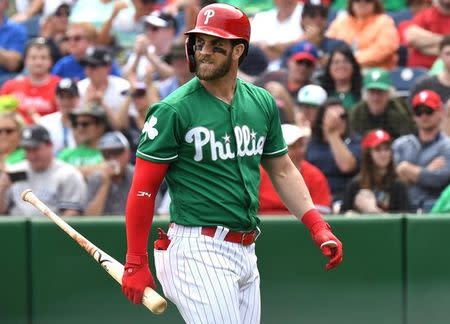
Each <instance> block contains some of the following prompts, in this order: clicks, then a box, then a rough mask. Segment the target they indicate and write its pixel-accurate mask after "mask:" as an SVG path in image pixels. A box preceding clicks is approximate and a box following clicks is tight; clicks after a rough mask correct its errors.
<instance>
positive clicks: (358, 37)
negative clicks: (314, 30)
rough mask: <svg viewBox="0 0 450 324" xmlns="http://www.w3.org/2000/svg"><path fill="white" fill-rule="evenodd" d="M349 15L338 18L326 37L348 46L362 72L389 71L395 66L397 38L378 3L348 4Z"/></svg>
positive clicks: (357, 0) (372, 0) (370, 0)
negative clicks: (373, 69)
mask: <svg viewBox="0 0 450 324" xmlns="http://www.w3.org/2000/svg"><path fill="white" fill-rule="evenodd" d="M347 13H348V15H338V16H337V17H336V18H335V19H334V20H333V21H332V22H331V24H330V26H329V28H328V30H327V31H326V35H327V36H328V37H332V38H337V39H340V40H343V41H344V42H346V43H347V44H348V45H350V46H351V47H352V49H353V52H354V54H355V57H356V60H357V61H358V63H359V65H360V66H361V67H362V68H373V67H381V68H385V69H392V68H394V67H395V66H396V64H397V60H398V57H397V50H398V47H399V36H398V33H397V29H396V27H395V23H394V20H393V19H392V18H391V17H390V16H389V15H387V14H386V13H385V12H384V9H383V3H382V1H381V0H367V1H360V0H349V1H348V7H347Z"/></svg>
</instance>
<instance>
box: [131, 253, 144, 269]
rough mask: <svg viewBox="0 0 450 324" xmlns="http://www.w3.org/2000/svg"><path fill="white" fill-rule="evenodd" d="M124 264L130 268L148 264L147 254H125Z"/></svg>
mask: <svg viewBox="0 0 450 324" xmlns="http://www.w3.org/2000/svg"><path fill="white" fill-rule="evenodd" d="M126 263H127V265H130V266H142V265H146V264H148V253H143V254H138V253H127V255H126Z"/></svg>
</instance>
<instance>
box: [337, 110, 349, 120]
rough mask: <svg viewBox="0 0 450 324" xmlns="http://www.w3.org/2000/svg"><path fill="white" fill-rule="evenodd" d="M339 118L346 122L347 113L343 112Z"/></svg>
mask: <svg viewBox="0 0 450 324" xmlns="http://www.w3.org/2000/svg"><path fill="white" fill-rule="evenodd" d="M339 118H340V119H342V120H347V118H348V113H347V112H343V113H341V114H340V115H339Z"/></svg>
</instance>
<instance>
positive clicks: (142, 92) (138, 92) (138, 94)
mask: <svg viewBox="0 0 450 324" xmlns="http://www.w3.org/2000/svg"><path fill="white" fill-rule="evenodd" d="M146 94H147V90H146V89H136V90H134V91H133V93H132V94H131V97H133V98H140V97H143V96H145V95H146Z"/></svg>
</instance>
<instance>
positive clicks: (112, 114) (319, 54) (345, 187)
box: [0, 0, 450, 216]
mask: <svg viewBox="0 0 450 324" xmlns="http://www.w3.org/2000/svg"><path fill="white" fill-rule="evenodd" d="M213 2H217V1H206V0H15V1H14V0H0V169H1V170H2V172H1V173H0V213H1V214H5V215H6V214H8V215H26V216H32V215H38V213H37V212H34V211H33V209H31V208H29V206H27V205H26V204H25V203H24V202H22V201H21V199H20V193H21V192H22V191H23V190H24V189H26V188H31V189H33V191H34V192H35V194H36V195H37V196H38V197H39V198H40V199H42V200H43V201H44V202H45V203H47V204H48V205H49V206H50V207H51V208H52V209H54V210H55V211H56V212H59V213H60V214H61V215H123V214H124V212H125V205H126V198H127V195H128V190H129V187H130V185H131V179H132V175H133V165H134V163H135V158H136V157H135V151H136V148H137V146H138V144H139V139H140V134H141V132H142V130H146V131H150V130H151V127H152V125H151V122H152V120H149V121H148V122H147V123H146V120H145V118H146V113H147V111H148V108H149V107H150V106H151V105H152V104H153V103H155V102H157V101H159V100H162V99H164V98H165V97H167V96H168V95H170V93H171V92H173V91H174V90H175V89H177V88H178V87H180V86H182V85H183V84H185V83H186V82H188V81H189V80H190V79H191V78H192V77H193V75H192V74H191V73H190V71H189V66H188V62H187V60H186V57H185V36H184V31H186V30H189V29H191V28H192V27H193V26H194V25H195V17H196V16H197V12H198V11H199V9H200V8H201V7H202V6H204V5H207V4H210V3H213ZM219 2H226V3H229V4H232V5H235V6H238V7H240V8H241V9H242V10H244V11H245V12H246V13H247V14H248V15H249V17H250V19H251V26H252V34H251V40H250V46H249V50H248V56H247V57H246V59H245V60H244V61H243V62H242V64H241V65H240V69H239V73H238V75H239V77H240V78H241V79H243V80H245V81H247V82H251V83H254V84H255V85H258V86H260V87H263V88H265V89H266V90H267V91H269V92H270V93H271V94H272V96H273V97H274V99H275V101H276V104H277V106H278V108H279V112H280V120H281V123H282V131H283V136H284V138H285V141H286V143H287V145H288V148H289V156H290V157H291V159H292V160H293V162H294V164H295V165H296V166H297V167H298V168H299V170H300V172H301V173H302V174H303V177H304V179H305V182H306V184H307V186H308V188H309V190H310V192H311V195H312V198H313V201H314V203H315V204H316V206H317V208H318V209H319V210H320V211H321V212H322V213H323V214H331V213H334V214H338V213H348V214H351V215H354V214H356V213H364V214H367V213H388V212H412V213H416V212H417V213H428V212H434V213H439V212H447V211H450V210H449V209H450V204H448V203H446V200H445V199H446V197H447V196H448V195H449V194H450V138H449V136H450V24H449V21H450V0H403V1H400V0H335V1H332V0H273V1H272V0H254V1H253V0H247V1H241V0H221V1H219ZM261 170H262V169H261ZM446 189H447V190H446ZM156 203H157V206H156V211H157V213H159V214H166V213H168V206H169V204H170V196H169V194H168V191H167V187H166V185H165V184H164V183H163V185H162V187H161V189H160V193H159V194H158V197H157V202H156ZM286 213H288V211H287V210H286V208H285V207H284V205H283V203H282V202H281V201H280V199H279V198H278V196H277V194H276V192H275V191H274V189H273V187H272V186H271V183H270V180H269V178H268V176H267V174H265V173H264V171H263V170H262V171H261V186H260V214H261V215H265V214H281V215H282V214H286Z"/></svg>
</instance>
